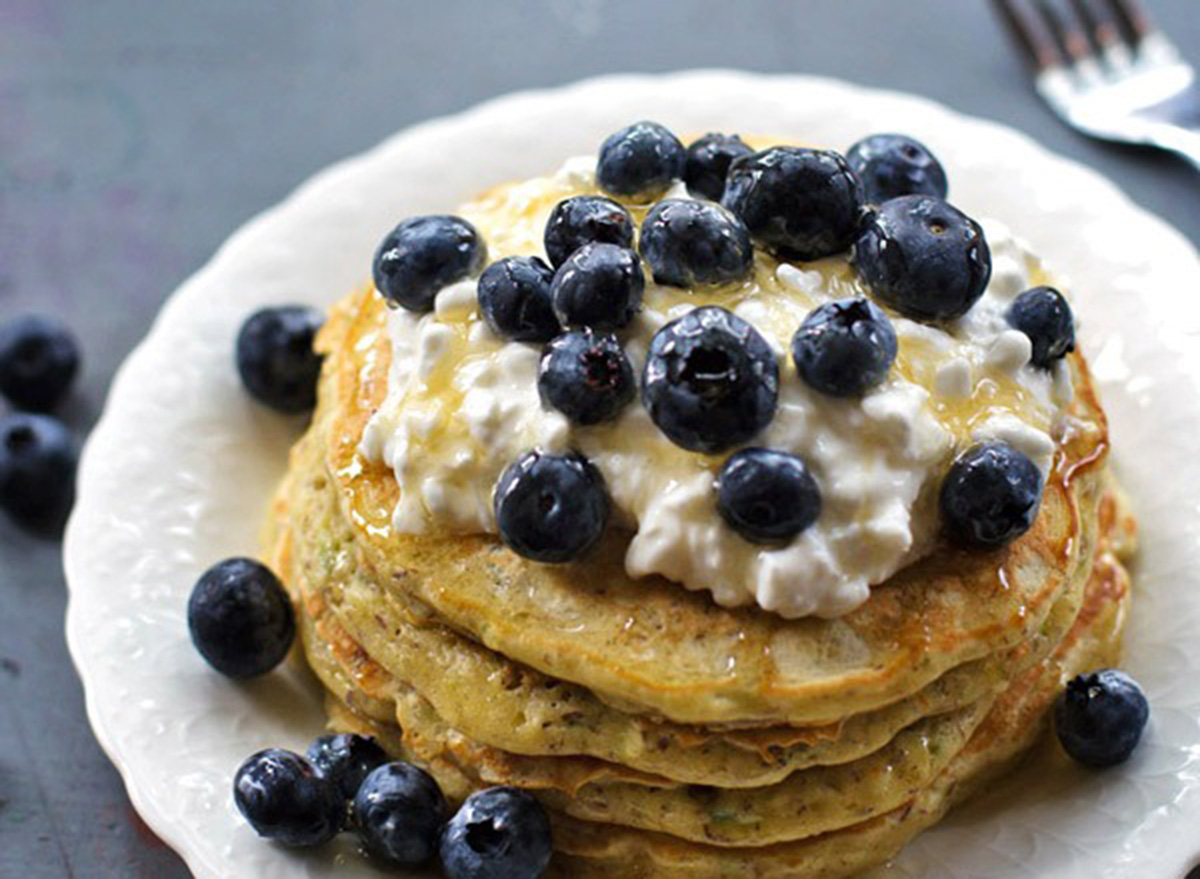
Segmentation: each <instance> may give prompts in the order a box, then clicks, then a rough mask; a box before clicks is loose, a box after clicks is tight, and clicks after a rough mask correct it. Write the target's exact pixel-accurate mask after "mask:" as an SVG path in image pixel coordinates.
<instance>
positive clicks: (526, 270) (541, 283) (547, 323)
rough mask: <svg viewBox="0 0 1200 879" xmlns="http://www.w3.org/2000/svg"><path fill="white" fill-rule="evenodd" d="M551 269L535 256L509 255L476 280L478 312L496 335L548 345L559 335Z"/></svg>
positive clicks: (560, 329) (517, 340)
mask: <svg viewBox="0 0 1200 879" xmlns="http://www.w3.org/2000/svg"><path fill="white" fill-rule="evenodd" d="M552 280H554V270H553V269H551V268H550V266H548V265H546V264H545V263H544V262H542V260H540V259H538V258H537V257H536V256H510V257H505V258H504V259H502V260H499V261H497V262H494V263H492V264H491V265H490V266H488V267H487V269H485V270H484V273H483V274H482V275H481V276H480V278H479V288H478V296H479V310H480V311H481V312H482V313H483V319H484V320H485V321H487V324H488V326H489V327H491V328H492V331H493V332H495V333H496V335H498V336H501V337H503V338H505V339H512V340H513V341H515V342H548V341H550V340H551V339H553V338H554V337H555V336H557V335H558V334H559V333H560V332H562V328H561V327H560V326H559V325H558V318H556V317H555V316H554V308H553V307H552V306H551V305H550V282H551V281H552Z"/></svg>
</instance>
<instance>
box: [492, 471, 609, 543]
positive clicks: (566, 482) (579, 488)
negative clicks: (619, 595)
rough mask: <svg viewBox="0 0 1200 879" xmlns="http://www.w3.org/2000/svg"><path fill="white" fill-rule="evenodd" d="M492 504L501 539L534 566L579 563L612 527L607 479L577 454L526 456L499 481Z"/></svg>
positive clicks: (505, 472)
mask: <svg viewBox="0 0 1200 879" xmlns="http://www.w3.org/2000/svg"><path fill="white" fill-rule="evenodd" d="M493 503H494V505H495V512H496V526H497V528H498V529H499V531H500V539H501V540H503V541H504V542H505V543H506V544H507V545H508V546H509V548H510V549H512V550H513V552H515V553H517V554H518V555H522V556H524V557H525V558H527V559H533V560H534V561H536V562H548V563H560V562H569V561H572V560H573V559H577V558H579V557H580V556H581V555H583V554H584V553H585V552H587V551H588V550H589V549H591V548H592V546H594V545H595V543H596V541H598V540H599V539H600V535H602V534H603V533H604V526H605V525H606V524H607V523H608V513H609V501H608V492H607V491H606V489H605V486H604V477H602V476H601V475H600V471H599V470H597V469H596V468H595V467H594V466H593V465H592V464H591V462H589V461H588V460H587V459H586V458H584V457H583V456H582V455H577V454H571V455H547V454H544V453H542V452H538V451H532V452H526V453H525V454H524V455H522V456H521V457H520V458H518V459H517V460H516V462H515V463H513V464H511V465H510V466H509V467H508V469H507V470H505V471H504V473H503V474H502V475H501V476H500V481H499V482H498V483H496V494H495V497H494V501H493Z"/></svg>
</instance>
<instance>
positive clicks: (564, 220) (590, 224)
mask: <svg viewBox="0 0 1200 879" xmlns="http://www.w3.org/2000/svg"><path fill="white" fill-rule="evenodd" d="M542 240H543V242H544V244H545V246H546V256H548V257H550V264H551V265H552V266H554V267H555V268H558V267H559V266H560V265H562V264H563V263H564V262H566V260H567V257H569V256H570V255H571V254H572V253H574V252H575V251H577V250H578V249H579V248H581V247H583V245H585V244H591V243H592V242H602V243H604V244H616V245H619V246H621V247H632V246H633V217H631V216H630V215H629V211H627V210H625V208H623V207H622V206H621V205H619V204H617V202H615V201H613V200H612V199H611V198H605V197H604V196H603V195H576V196H573V197H571V198H565V199H563V200H562V201H560V202H559V203H558V204H556V205H555V206H554V210H552V211H551V212H550V217H549V219H547V220H546V231H545V233H544V235H543V236H542Z"/></svg>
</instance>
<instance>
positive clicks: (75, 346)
mask: <svg viewBox="0 0 1200 879" xmlns="http://www.w3.org/2000/svg"><path fill="white" fill-rule="evenodd" d="M78 371H79V343H78V342H76V341H75V336H73V335H72V334H71V331H70V330H68V329H67V328H66V327H65V326H63V325H62V324H61V323H59V322H58V321H55V320H51V319H49V318H45V317H37V316H34V315H29V316H27V317H20V318H17V319H16V320H13V321H10V322H8V323H6V324H5V325H4V326H2V327H0V394H4V396H6V397H8V399H9V402H11V403H12V404H13V405H14V406H16V407H17V408H18V409H25V410H27V411H30V412H49V411H50V410H51V409H53V408H54V407H55V406H57V405H58V403H59V401H61V400H62V398H63V397H64V396H66V393H67V391H68V390H69V389H70V387H71V382H72V380H73V379H74V378H75V373H76V372H78Z"/></svg>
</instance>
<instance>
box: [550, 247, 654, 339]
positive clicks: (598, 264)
mask: <svg viewBox="0 0 1200 879" xmlns="http://www.w3.org/2000/svg"><path fill="white" fill-rule="evenodd" d="M645 287H646V278H645V276H644V275H643V274H642V261H641V260H640V259H638V255H637V254H636V253H634V252H633V251H632V250H629V249H628V248H626V247H620V246H618V245H616V244H606V243H592V244H585V245H583V247H581V248H579V249H578V250H576V251H575V252H574V253H572V254H571V255H570V256H569V257H568V258H567V261H566V262H564V263H563V264H562V265H561V266H559V267H558V271H557V272H555V273H554V281H553V283H552V284H551V286H550V299H551V302H553V304H554V314H555V316H556V317H557V318H558V320H559V323H561V324H562V325H563V326H564V327H567V328H571V329H573V328H575V327H591V328H592V329H596V330H619V329H620V328H621V327H624V326H627V325H628V324H629V322H630V321H631V320H633V316H634V315H635V314H637V313H638V311H639V310H640V309H641V307H642V291H643V290H644V289H645Z"/></svg>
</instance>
